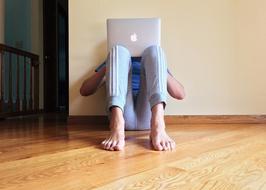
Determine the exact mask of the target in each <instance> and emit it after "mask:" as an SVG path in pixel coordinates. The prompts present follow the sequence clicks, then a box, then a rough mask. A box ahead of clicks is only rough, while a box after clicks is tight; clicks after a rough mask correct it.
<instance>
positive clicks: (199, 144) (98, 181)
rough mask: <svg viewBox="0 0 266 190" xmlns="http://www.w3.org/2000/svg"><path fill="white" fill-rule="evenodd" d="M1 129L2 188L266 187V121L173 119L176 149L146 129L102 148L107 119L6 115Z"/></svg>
mask: <svg viewBox="0 0 266 190" xmlns="http://www.w3.org/2000/svg"><path fill="white" fill-rule="evenodd" d="M8 124H9V125H7V127H5V125H4V124H3V123H1V124H0V125H1V129H0V189H9V190H13V189H14V190H24V189H25V190H28V189H45V190H47V189H49V190H50V189H51V190H54V189H64V190H65V189H67V190H69V189H75V190H76V189H182V190H183V189H193V190H194V189H196V190H197V189H204V190H205V189H230V190H231V189H238V190H239V189H252V190H253V189H254V190H257V189H262V190H264V189H265V187H266V185H265V184H266V183H265V181H266V149H265V147H266V125H265V124H182V125H168V126H167V131H168V133H169V135H170V136H171V137H173V139H174V140H175V141H176V144H177V148H176V150H175V151H171V152H158V151H154V150H153V149H152V147H151V144H150V142H149V139H148V135H149V131H127V132H126V147H125V150H124V151H118V152H111V151H105V150H102V149H101V148H100V146H99V143H100V142H101V141H102V140H103V139H104V138H105V137H106V136H107V135H108V134H109V132H108V131H107V130H104V128H105V127H106V126H100V127H99V126H91V125H90V126H89V125H88V126H87V125H78V124H68V123H60V125H59V124H58V122H52V121H51V120H49V122H46V121H44V120H39V119H38V120H37V121H34V120H33V121H29V123H28V125H27V120H23V121H21V122H20V121H14V122H10V121H8Z"/></svg>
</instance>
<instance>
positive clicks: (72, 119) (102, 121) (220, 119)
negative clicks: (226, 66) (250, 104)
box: [68, 115, 266, 125]
mask: <svg viewBox="0 0 266 190" xmlns="http://www.w3.org/2000/svg"><path fill="white" fill-rule="evenodd" d="M165 122H166V124H169V125H171V124H200V123H202V124H204V123H206V124H211V123H213V124H226V123H228V124H229V123H232V124H233V123H235V124H237V123H240V124H245V123H246V124H248V123H250V124H252V123H253V124H260V123H266V115H166V116H165ZM68 123H70V124H95V125H106V124H108V118H107V116H104V115H97V116H96V115H90V116H80V115H76V116H69V117H68Z"/></svg>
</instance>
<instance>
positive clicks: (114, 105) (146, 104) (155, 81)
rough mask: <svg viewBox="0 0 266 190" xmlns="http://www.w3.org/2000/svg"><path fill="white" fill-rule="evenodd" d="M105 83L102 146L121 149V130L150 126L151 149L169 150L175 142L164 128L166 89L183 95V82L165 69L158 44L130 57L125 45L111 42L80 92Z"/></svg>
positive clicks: (175, 95) (178, 96)
mask: <svg viewBox="0 0 266 190" xmlns="http://www.w3.org/2000/svg"><path fill="white" fill-rule="evenodd" d="M104 83H105V84H106V93H107V94H106V100H107V112H108V116H109V119H110V124H109V128H110V136H108V137H107V138H106V139H105V140H104V141H102V143H101V146H102V148H103V149H106V150H122V149H123V148H124V146H125V130H150V135H149V136H150V141H151V144H152V145H153V147H154V149H155V150H158V151H165V150H173V149H174V148H175V142H174V140H172V139H171V138H170V137H169V136H168V134H167V132H166V129H165V121H164V110H165V106H166V97H167V92H168V93H169V94H170V96H172V97H173V98H175V99H178V100H182V99H183V98H184V97H185V91H184V87H183V85H182V84H181V83H180V82H178V81H177V80H176V79H175V78H174V77H173V76H172V74H171V73H170V72H169V71H168V69H167V65H166V59H165V54H164V52H163V49H162V48H161V47H160V46H155V45H154V46H150V47H148V48H146V49H145V50H144V52H143V54H142V55H141V57H138V58H134V57H131V55H130V52H129V51H128V49H127V48H126V47H123V46H121V45H116V46H114V47H113V48H112V49H111V50H110V52H109V54H108V57H107V60H106V62H105V63H104V64H102V65H100V67H99V68H98V69H96V72H95V74H94V75H93V76H91V77H90V78H88V79H86V80H85V81H84V82H83V84H82V86H81V88H80V94H81V95H82V96H89V95H92V94H94V93H95V92H96V91H97V89H99V88H100V87H101V86H102V85H103V84H104Z"/></svg>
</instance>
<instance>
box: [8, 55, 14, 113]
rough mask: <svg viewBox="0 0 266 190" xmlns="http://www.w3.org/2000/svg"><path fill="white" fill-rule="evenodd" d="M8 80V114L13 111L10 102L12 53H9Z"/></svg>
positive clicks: (11, 102)
mask: <svg viewBox="0 0 266 190" xmlns="http://www.w3.org/2000/svg"><path fill="white" fill-rule="evenodd" d="M8 63H9V80H8V83H9V94H8V95H9V98H8V111H9V112H12V110H13V101H12V99H13V98H12V96H13V94H12V86H13V85H12V53H10V52H9V62H8Z"/></svg>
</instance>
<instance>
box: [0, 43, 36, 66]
mask: <svg viewBox="0 0 266 190" xmlns="http://www.w3.org/2000/svg"><path fill="white" fill-rule="evenodd" d="M0 51H7V52H10V53H14V54H16V55H20V56H24V57H29V58H31V59H33V60H39V56H38V55H36V54H33V53H30V52H27V51H24V50H21V49H18V48H14V47H11V46H8V45H5V44H1V43H0ZM38 64H39V61H34V62H33V66H35V65H38Z"/></svg>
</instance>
